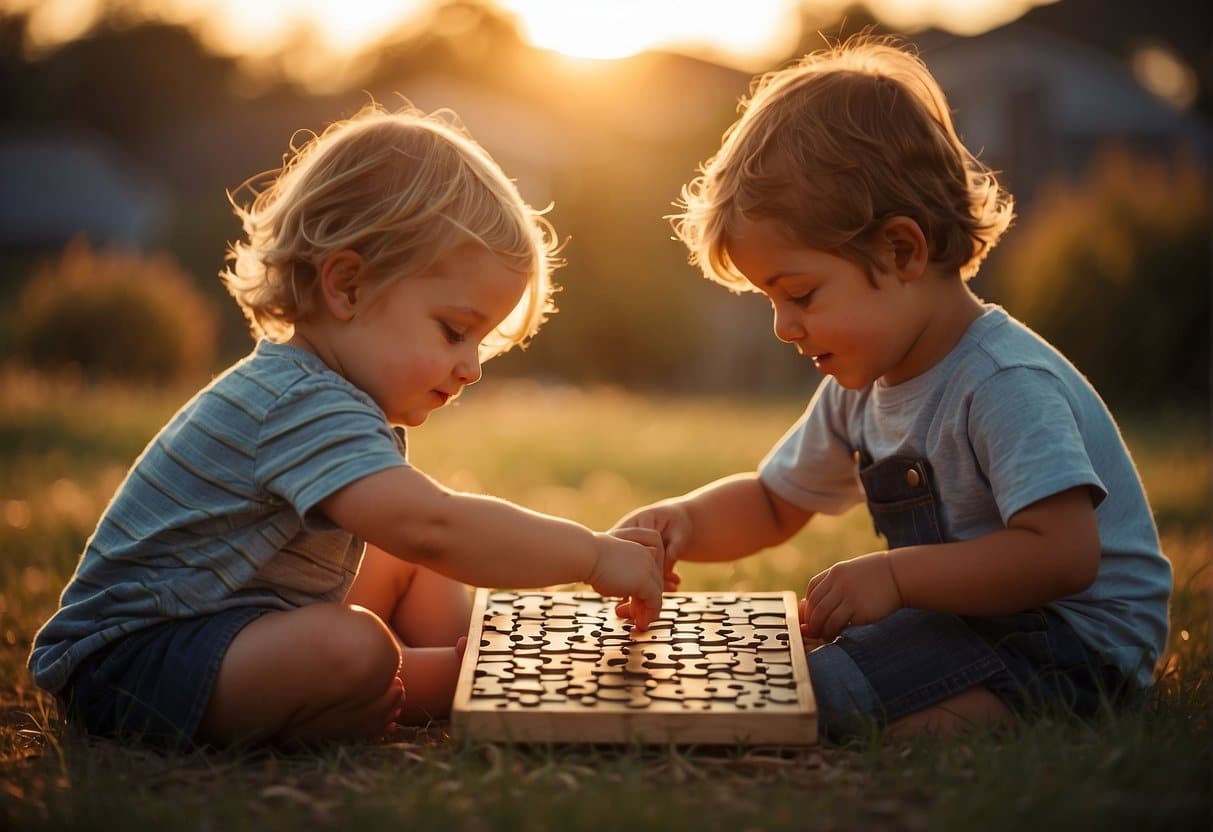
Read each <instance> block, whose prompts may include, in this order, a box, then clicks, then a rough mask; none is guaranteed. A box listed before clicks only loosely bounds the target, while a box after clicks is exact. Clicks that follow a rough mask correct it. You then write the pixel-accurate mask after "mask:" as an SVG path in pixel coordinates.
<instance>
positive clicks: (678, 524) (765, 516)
mask: <svg viewBox="0 0 1213 832" xmlns="http://www.w3.org/2000/svg"><path fill="white" fill-rule="evenodd" d="M812 516H813V513H812V512H810V511H806V510H805V509H802V508H799V507H797V506H794V505H792V504H791V503H789V502H788V501H787V500H784V499H783V498H781V497H779V496H777V495H776V494H773V493H772V492H771V491H770V490H768V489H767V487H766V486H765V485H763V483H762V481H761V480H760V479H759V478H758V474H756V473H747V474H736V475H734V476H731V477H725V478H724V479H720V480H716V481H715V482H712V483H709V484H707V485H705V486H703V487H702V488H699V489H696V490H695V491H692V492H690V493H689V494H685V495H683V496H681V497H675V498H673V499H670V500H663V501H662V502H659V503H654V504H653V505H650V506H645V507H644V508H641V509H637V510H636V511H634V512H632V513H631V514H629V515H627V516H626V517H624V518H623V519H622V520H620V521H619V522H618V523H616V524H615V527H616V528H623V527H629V526H632V527H640V528H646V529H655V530H656V531H658V532H659V533H660V534H661V537H662V541H663V542H664V543H665V549H666V570H667V571H669V570H670V568H671V567H672V565H673V563H674V562H675V561H676V560H678V559H679V558H684V559H686V560H692V561H725V560H736V559H737V558H740V557H744V556H746V555H750V554H753V553H754V552H757V551H759V550H761V549H765V548H768V547H770V546H775V545H777V544H779V543H782V542H783V541H785V540H787V539H788V538H789V537H791V536H792V535H794V534H795V533H796V532H797V531H799V530H800V529H801V528H802V527H803V526H804V524H805V523H807V522H808V521H809V518H810V517H812Z"/></svg>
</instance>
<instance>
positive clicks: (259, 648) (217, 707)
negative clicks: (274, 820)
mask: <svg viewBox="0 0 1213 832" xmlns="http://www.w3.org/2000/svg"><path fill="white" fill-rule="evenodd" d="M403 698H404V688H403V684H402V682H401V679H400V650H399V647H398V645H397V643H396V641H395V639H394V638H393V637H392V634H391V632H390V631H389V630H388V628H387V626H386V625H385V624H384V623H383V621H382V620H380V619H379V618H378V617H377V616H376V615H374V614H373V613H372V612H370V611H368V610H366V609H363V608H361V607H350V606H343V605H340V604H314V605H312V606H308V607H303V608H301V609H297V610H292V611H290V612H273V613H268V614H266V615H263V616H262V617H261V618H258V619H257V620H255V621H253V622H252V623H251V624H249V625H248V626H247V627H245V628H244V629H243V630H241V631H240V632H239V633H238V634H237V635H236V638H235V639H234V640H233V641H232V644H231V647H230V648H228V651H227V654H226V655H225V656H224V658H223V663H222V664H221V665H220V667H219V677H218V679H217V680H216V683H215V690H214V692H213V693H212V695H211V701H210V703H209V704H208V706H207V710H206V713H205V714H204V715H203V717H202V722H201V724H200V726H199V729H198V739H199V741H201V742H208V743H213V744H216V745H231V744H235V743H242V742H263V741H270V742H289V741H291V740H298V739H369V738H374V737H378V736H382V735H383V734H384V733H385V732H386V731H387V730H388V728H389V727H390V725H391V723H392V721H393V720H394V719H395V718H396V717H397V716H398V715H399V713H400V709H401V707H402V704H403V701H402V700H403Z"/></svg>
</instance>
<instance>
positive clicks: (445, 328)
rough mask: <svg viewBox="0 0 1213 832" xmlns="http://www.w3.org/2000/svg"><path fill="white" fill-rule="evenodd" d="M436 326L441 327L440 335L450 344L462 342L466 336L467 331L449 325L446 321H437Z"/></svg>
mask: <svg viewBox="0 0 1213 832" xmlns="http://www.w3.org/2000/svg"><path fill="white" fill-rule="evenodd" d="M438 326H440V327H442V335H443V337H444V338H446V340H447V341H449V342H450V343H452V344H462V343H463V342H464V340H465V339H466V338H467V333H465V332H463V331H461V330H459V329H457V328H456V327H453V326H451V325H450V324H448V323H447V322H446V321H439V322H438Z"/></svg>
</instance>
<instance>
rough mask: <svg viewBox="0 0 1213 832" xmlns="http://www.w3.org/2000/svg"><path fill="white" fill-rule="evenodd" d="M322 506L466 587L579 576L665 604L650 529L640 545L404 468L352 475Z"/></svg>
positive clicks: (647, 604) (352, 528) (647, 602)
mask: <svg viewBox="0 0 1213 832" xmlns="http://www.w3.org/2000/svg"><path fill="white" fill-rule="evenodd" d="M320 508H321V510H322V511H323V512H324V513H325V514H326V515H327V516H328V517H329V519H330V520H332V521H333V522H334V523H336V524H338V525H339V526H341V527H342V528H344V529H346V530H347V531H349V532H352V533H353V534H355V535H357V536H358V537H360V538H362V539H364V540H366V541H368V542H370V543H373V544H375V545H376V546H378V547H379V548H381V549H383V550H384V551H386V552H388V553H390V554H392V555H395V556H396V557H399V558H403V559H405V560H409V561H415V562H417V563H421V564H423V565H425V566H427V567H429V568H431V569H433V570H434V571H436V572H440V573H442V574H444V575H447V576H448V577H451V578H454V579H456V580H459V581H463V582H465V583H471V584H476V585H479V586H509V587H529V586H549V585H551V584H558V583H568V582H574V581H585V582H587V583H589V584H590V585H591V586H593V587H594V589H595V590H597V591H598V592H600V593H602V594H603V595H622V596H633V597H634V598H636V599H637V600H640V601H641V602H642V605H641V606H642V609H645V610H651V612H652V615H654V616H655V615H656V614H657V612H658V611H660V609H661V570H660V563H661V551H660V549H661V543H660V539H659V538H658V536H657V535H656V534H653V535H652V536H651V538H652V539H651V540H649V541H648V543H649V544H650V545H649V546H648V547H646V546H644V545H641V544H640V543H637V542H633V541H628V540H621V539H618V538H615V537H612V536H611V535H607V534H600V533H595V532H592V531H590V530H589V529H588V528H586V527H585V526H582V525H581V524H579V523H574V522H572V521H570V520H564V519H561V518H558V517H553V516H550V515H546V514H540V513H538V512H533V511H529V510H527V509H524V508H521V507H520V506H517V505H514V504H513V503H509V502H507V501H505V500H499V499H496V498H494V497H486V496H481V495H477V494H463V493H459V492H454V491H450V490H448V489H446V488H443V487H442V486H441V485H439V484H438V483H436V482H434V481H433V480H431V479H430V478H429V477H427V476H426V475H425V474H422V473H421V472H420V471H418V470H416V469H414V468H406V467H400V468H389V469H387V470H385V471H380V472H379V473H376V474H372V475H370V476H368V477H364V478H362V479H360V480H357V481H355V482H353V483H351V484H349V485H347V486H345V487H344V488H342V489H340V490H338V491H337V492H335V493H334V494H332V495H331V496H330V497H328V498H327V499H326V500H324V501H323V502H322V503H321V504H320ZM638 623H641V626H643V623H642V622H638Z"/></svg>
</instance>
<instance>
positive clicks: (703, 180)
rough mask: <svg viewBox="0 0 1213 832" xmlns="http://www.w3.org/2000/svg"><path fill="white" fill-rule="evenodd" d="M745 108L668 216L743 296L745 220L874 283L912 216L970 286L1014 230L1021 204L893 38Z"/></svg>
mask: <svg viewBox="0 0 1213 832" xmlns="http://www.w3.org/2000/svg"><path fill="white" fill-rule="evenodd" d="M740 109H741V117H740V118H739V119H738V120H737V121H736V122H735V123H734V124H733V125H732V126H731V127H730V128H729V129H728V130H727V131H726V132H725V134H724V139H723V142H722V144H721V148H720V150H719V151H718V152H717V153H716V155H714V156H713V157H712V158H711V159H709V160H708V161H707V162H705V163H704V164H703V165H702V166H701V175H700V176H697V177H696V178H695V179H694V180H692V181H691V182H690V183H689V184H688V185H687V186H685V187H684V188H683V190H682V199H681V202H680V203H679V207H681V208H682V209H683V211H682V212H681V213H679V214H675V215H673V216H671V217H670V219H671V220H672V223H673V226H674V230H675V232H676V233H677V235H678V237H679V238H680V239H681V240H682V241H683V242H684V243H685V244H686V245H687V248H688V249H689V251H690V261H691V263H692V264H695V265H697V266H699V267H700V269H701V270H702V271H703V273H704V276H705V277H707V278H709V279H711V280H714V281H716V282H718V283H721V284H723V285H725V286H727V287H729V288H730V289H732V290H734V291H748V290H751V289H753V286H752V285H750V283H749V282H748V281H747V280H746V279H745V277H744V276H743V275H742V274H741V273H740V272H739V271H738V270H737V267H736V266H735V265H734V264H733V263H732V261H731V260H730V258H729V254H728V242H729V237H730V234H731V233H732V229H733V225H734V223H735V222H736V221H737V220H738V219H739V218H741V217H746V218H749V219H774V220H776V221H778V222H779V223H781V224H782V225H783V227H784V229H785V231H786V232H787V233H788V234H789V236H790V237H791V238H792V239H793V240H795V241H797V242H799V243H802V244H803V245H805V246H808V247H811V248H817V249H821V250H824V251H828V252H831V253H833V254H837V255H839V256H841V257H845V258H847V259H848V260H851V261H852V262H854V263H856V264H858V265H860V266H862V267H863V268H865V269H866V270H867V271H868V274H869V275H871V274H873V272H874V270H879V269H880V268H881V262H880V260H879V250H878V249H877V232H878V231H879V229H880V226H881V225H882V223H883V222H884V221H885V220H887V219H889V218H890V217H893V216H905V217H909V218H911V219H913V220H914V221H916V222H917V223H918V225H919V226H920V227H921V228H922V231H923V233H924V235H925V236H926V239H927V243H928V246H929V249H930V260H931V262H932V263H933V264H934V265H936V266H938V267H939V268H940V269H941V270H943V271H945V272H947V273H956V272H958V273H959V274H960V276H961V277H962V278H964V279H968V278H970V277H972V276H973V275H974V274H976V273H977V269H978V267H979V265H980V264H981V261H982V260H983V259H984V258H985V256H986V255H987V254H988V253H989V252H990V250H991V249H992V248H993V247H994V246H995V245H996V244H997V242H998V240H999V238H1000V237H1001V236H1002V234H1003V232H1004V231H1006V229H1007V227H1008V226H1009V225H1010V223H1011V220H1012V217H1013V215H1014V201H1013V200H1012V198H1011V195H1010V194H1009V193H1007V192H1006V191H1005V190H1003V189H1002V188H1001V187H1000V186H999V184H998V181H997V179H996V177H995V174H994V172H993V171H991V170H990V169H989V168H987V167H986V166H985V165H984V164H982V163H981V162H980V161H978V159H977V158H976V157H975V156H974V155H973V154H972V153H970V152H969V151H968V150H967V149H966V148H965V146H964V144H963V143H962V142H961V141H960V138H959V136H958V135H957V133H956V129H955V127H954V126H953V124H952V118H951V115H950V113H949V111H948V104H947V101H946V100H945V98H944V95H943V92H942V91H941V90H940V88H939V85H938V84H937V83H936V81H935V79H934V78H933V77H932V76H931V73H930V72H929V71H928V70H927V68H926V66H925V65H924V64H923V62H922V61H921V60H920V59H919V58H918V56H917V55H916V54H914V53H913V52H911V51H910V50H909V49H908V48H907V47H905V46H904V45H903V44H901V43H900V42H898V41H897V40H895V39H893V38H876V37H873V36H870V35H861V36H857V37H855V38H852V39H850V40H848V41H847V42H845V43H842V44H837V45H835V46H833V47H831V48H828V49H825V50H822V51H819V52H814V53H812V54H809V55H806V56H805V57H804V58H802V59H800V60H799V61H797V62H796V63H795V64H793V65H791V66H789V67H787V68H784V69H781V70H778V71H775V72H771V73H768V74H766V75H763V76H760V77H758V78H757V79H756V80H755V82H754V84H753V85H752V89H751V93H750V95H749V97H748V99H746V100H743V101H742V104H741V108H740Z"/></svg>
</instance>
